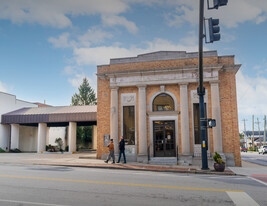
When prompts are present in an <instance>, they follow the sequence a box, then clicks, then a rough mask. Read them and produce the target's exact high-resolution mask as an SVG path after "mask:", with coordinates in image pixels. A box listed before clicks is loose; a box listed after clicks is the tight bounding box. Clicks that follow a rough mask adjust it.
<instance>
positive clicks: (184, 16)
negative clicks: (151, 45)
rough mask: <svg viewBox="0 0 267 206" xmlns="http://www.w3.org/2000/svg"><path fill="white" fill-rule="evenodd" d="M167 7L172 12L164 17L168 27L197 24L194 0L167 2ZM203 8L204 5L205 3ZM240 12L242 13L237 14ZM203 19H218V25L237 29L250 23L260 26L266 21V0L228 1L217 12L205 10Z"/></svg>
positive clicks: (170, 0)
mask: <svg viewBox="0 0 267 206" xmlns="http://www.w3.org/2000/svg"><path fill="white" fill-rule="evenodd" d="M166 4H168V5H172V6H173V8H174V10H173V11H172V12H169V13H167V14H166V15H165V18H166V20H167V23H168V25H169V26H177V27H180V26H182V25H183V24H185V23H190V24H192V25H196V24H198V21H199V19H198V15H199V4H198V3H196V1H195V0H168V1H167V2H166ZM205 6H207V5H206V3H205ZM239 11H242V12H239ZM205 17H206V18H208V17H213V18H219V19H220V24H221V25H225V26H226V27H229V28H232V27H237V26H238V24H241V23H244V22H247V21H252V22H255V23H256V24H260V23H262V22H264V21H266V20H267V4H266V0H257V2H255V1H251V0H234V1H229V2H228V4H227V6H224V7H221V8H219V9H218V10H217V9H213V10H207V9H206V8H205Z"/></svg>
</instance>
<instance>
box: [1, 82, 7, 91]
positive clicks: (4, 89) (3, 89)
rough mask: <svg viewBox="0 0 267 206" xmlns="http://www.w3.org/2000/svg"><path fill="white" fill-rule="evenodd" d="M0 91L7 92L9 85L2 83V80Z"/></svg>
mask: <svg viewBox="0 0 267 206" xmlns="http://www.w3.org/2000/svg"><path fill="white" fill-rule="evenodd" d="M0 91H1V92H7V91H8V89H7V86H6V85H5V84H4V83H2V82H1V81H0Z"/></svg>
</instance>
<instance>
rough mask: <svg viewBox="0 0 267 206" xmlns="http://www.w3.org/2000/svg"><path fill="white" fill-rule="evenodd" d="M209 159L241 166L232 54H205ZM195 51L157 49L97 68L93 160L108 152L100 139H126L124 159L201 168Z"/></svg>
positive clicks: (212, 52) (235, 66)
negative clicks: (218, 158)
mask: <svg viewBox="0 0 267 206" xmlns="http://www.w3.org/2000/svg"><path fill="white" fill-rule="evenodd" d="M203 56H204V87H205V89H206V94H205V97H204V101H205V107H206V116H207V117H208V118H213V119H216V123H217V125H216V127H214V128H212V129H207V136H208V156H209V157H210V158H209V159H211V156H212V154H213V153H214V152H215V151H217V152H219V153H220V154H221V155H222V156H223V158H224V159H225V160H226V164H227V165H228V166H231V165H232V166H233V165H235V166H241V157H240V150H239V130H238V114H237V100H236V80H235V75H236V73H237V71H238V69H239V68H240V66H241V65H237V64H235V62H234V56H218V54H217V51H208V52H204V54H203ZM197 87H198V53H197V52H195V53H186V52H183V51H159V52H154V53H148V54H142V55H138V56H137V57H130V58H118V59H111V60H110V64H109V65H100V66H98V67H97V100H98V103H97V125H98V126H97V135H98V136H97V138H98V144H97V157H98V158H101V159H104V158H105V157H106V155H107V154H108V148H107V147H106V146H105V141H106V140H107V139H108V138H112V139H114V145H115V154H118V141H119V136H121V135H122V136H124V138H125V140H126V143H127V144H126V156H127V160H130V161H139V162H147V161H148V156H149V157H150V158H151V161H153V159H155V158H157V159H161V160H163V161H164V160H166V161H169V160H170V159H172V158H173V159H174V160H176V155H177V152H178V155H179V161H180V162H182V163H185V164H201V163H200V162H201V161H200V159H201V145H200V135H199V130H200V129H199V121H198V119H199V99H198V95H197Z"/></svg>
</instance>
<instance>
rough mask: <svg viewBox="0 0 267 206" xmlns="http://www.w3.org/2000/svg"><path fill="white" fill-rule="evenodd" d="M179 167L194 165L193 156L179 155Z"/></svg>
mask: <svg viewBox="0 0 267 206" xmlns="http://www.w3.org/2000/svg"><path fill="white" fill-rule="evenodd" d="M178 164H179V165H185V166H188V165H192V164H193V155H191V154H189V155H179V160H178Z"/></svg>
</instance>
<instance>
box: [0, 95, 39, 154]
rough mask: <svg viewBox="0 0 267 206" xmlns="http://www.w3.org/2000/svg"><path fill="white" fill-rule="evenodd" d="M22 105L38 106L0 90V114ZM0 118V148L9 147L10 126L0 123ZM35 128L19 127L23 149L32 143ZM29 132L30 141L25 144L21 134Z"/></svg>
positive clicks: (7, 148) (19, 107)
mask: <svg viewBox="0 0 267 206" xmlns="http://www.w3.org/2000/svg"><path fill="white" fill-rule="evenodd" d="M24 107H38V105H36V104H34V103H30V102H26V101H23V100H19V99H17V98H16V96H15V95H12V94H7V93H4V92H0V116H2V114H5V113H8V112H11V111H14V110H17V109H21V108H24ZM1 121H2V118H1V119H0V148H2V149H4V150H9V149H10V134H11V126H10V125H6V124H5V125H4V124H2V123H1ZM36 132H37V130H36V129H35V128H28V127H23V126H22V127H21V128H20V134H21V145H20V146H21V147H22V148H23V149H24V148H25V149H28V148H27V147H29V146H28V145H32V144H34V142H35V139H34V136H35V134H36ZM24 133H29V134H30V138H31V141H30V142H27V144H24V141H23V134H24Z"/></svg>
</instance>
